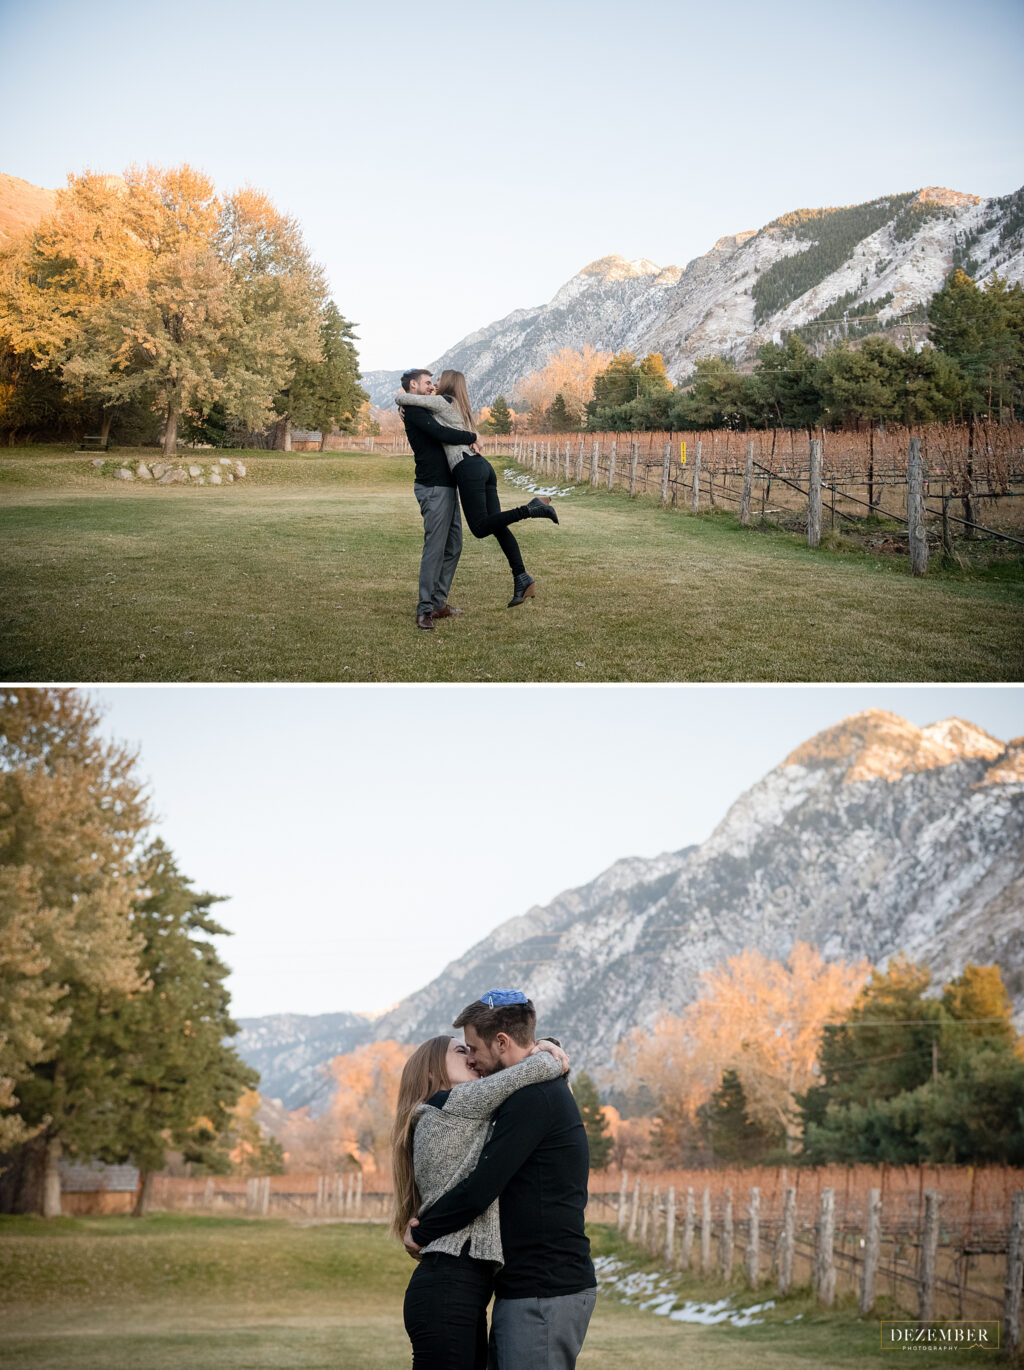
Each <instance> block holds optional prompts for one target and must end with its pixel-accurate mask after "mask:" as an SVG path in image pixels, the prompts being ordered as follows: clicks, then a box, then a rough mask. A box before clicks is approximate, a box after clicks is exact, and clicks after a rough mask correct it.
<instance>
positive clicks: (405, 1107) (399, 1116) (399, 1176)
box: [391, 371, 465, 1238]
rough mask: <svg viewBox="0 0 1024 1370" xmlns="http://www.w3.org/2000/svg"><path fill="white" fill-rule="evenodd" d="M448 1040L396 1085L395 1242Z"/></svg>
mask: <svg viewBox="0 0 1024 1370" xmlns="http://www.w3.org/2000/svg"><path fill="white" fill-rule="evenodd" d="M453 374H454V375H458V374H459V373H458V372H454V373H453V372H451V371H446V372H445V373H444V375H445V376H450V375H453ZM441 379H442V380H443V379H444V376H442V378H441ZM463 389H465V384H463ZM451 1040H452V1039H451V1037H450V1036H449V1037H431V1038H430V1040H429V1041H427V1042H424V1043H423V1045H422V1046H418V1047H417V1048H416V1050H415V1051H414V1052H413V1054H412V1055H411V1056H410V1057H409V1059H408V1061H406V1063H405V1069H404V1070H403V1071H402V1079H401V1081H400V1082H399V1085H398V1103H397V1105H396V1107H395V1125H394V1127H393V1128H392V1129H391V1175H392V1180H393V1182H394V1189H395V1193H394V1206H393V1208H392V1212H391V1231H392V1232H393V1233H394V1234H395V1236H396V1237H398V1238H401V1237H402V1236H403V1234H404V1233H405V1227H406V1224H407V1223H408V1221H409V1219H410V1218H415V1217H416V1215H417V1213H418V1212H419V1208H420V1195H419V1190H418V1189H417V1188H416V1176H415V1173H414V1171H413V1165H412V1134H413V1132H414V1131H415V1130H416V1120H417V1117H418V1115H417V1113H416V1110H417V1108H419V1106H420V1104H422V1103H426V1101H427V1100H428V1099H429V1098H430V1096H431V1094H436V1093H437V1091H438V1090H439V1089H451V1087H452V1082H451V1080H450V1079H449V1078H448V1064H447V1056H448V1043H449V1042H450V1041H451Z"/></svg>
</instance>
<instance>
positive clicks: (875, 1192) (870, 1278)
mask: <svg viewBox="0 0 1024 1370" xmlns="http://www.w3.org/2000/svg"><path fill="white" fill-rule="evenodd" d="M881 1245H882V1191H881V1190H880V1189H871V1190H869V1191H868V1221H867V1230H866V1231H865V1233H864V1267H863V1269H862V1270H861V1275H860V1311H861V1313H862V1314H865V1313H870V1312H871V1310H872V1308H874V1306H875V1274H876V1273H877V1271H878V1254H879V1250H880V1248H881Z"/></svg>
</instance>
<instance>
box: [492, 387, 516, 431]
mask: <svg viewBox="0 0 1024 1370" xmlns="http://www.w3.org/2000/svg"><path fill="white" fill-rule="evenodd" d="M487 427H488V428H489V429H490V431H491V432H492V433H498V434H501V435H504V434H506V433H511V432H512V415H511V413H510V412H509V407H508V404H507V402H506V400H505V396H504V395H499V396H498V398H497V399H496V400H495V401H494V403H493V404H492V405H491V412H490V414H489V415H488V417H487Z"/></svg>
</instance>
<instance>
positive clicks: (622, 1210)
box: [615, 1170, 629, 1232]
mask: <svg viewBox="0 0 1024 1370" xmlns="http://www.w3.org/2000/svg"><path fill="white" fill-rule="evenodd" d="M628 1187H629V1171H628V1170H624V1171H623V1172H622V1184H621V1185H619V1211H618V1213H617V1214H616V1215H615V1216H616V1221H615V1226H616V1227H617V1228H618V1230H619V1231H620V1232H621V1231H622V1229H623V1228H624V1227H625V1226H626V1190H627V1188H628Z"/></svg>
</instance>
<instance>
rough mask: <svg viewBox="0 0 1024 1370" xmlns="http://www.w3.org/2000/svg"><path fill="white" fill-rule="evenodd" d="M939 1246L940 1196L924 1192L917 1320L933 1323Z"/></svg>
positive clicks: (932, 1192) (927, 1190)
mask: <svg viewBox="0 0 1024 1370" xmlns="http://www.w3.org/2000/svg"><path fill="white" fill-rule="evenodd" d="M938 1245H939V1195H938V1192H937V1190H934V1189H926V1190H925V1191H924V1235H923V1240H922V1242H921V1270H920V1274H919V1277H918V1285H917V1318H918V1321H919V1322H931V1320H932V1310H933V1308H934V1306H935V1252H936V1251H937V1249H938Z"/></svg>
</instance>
